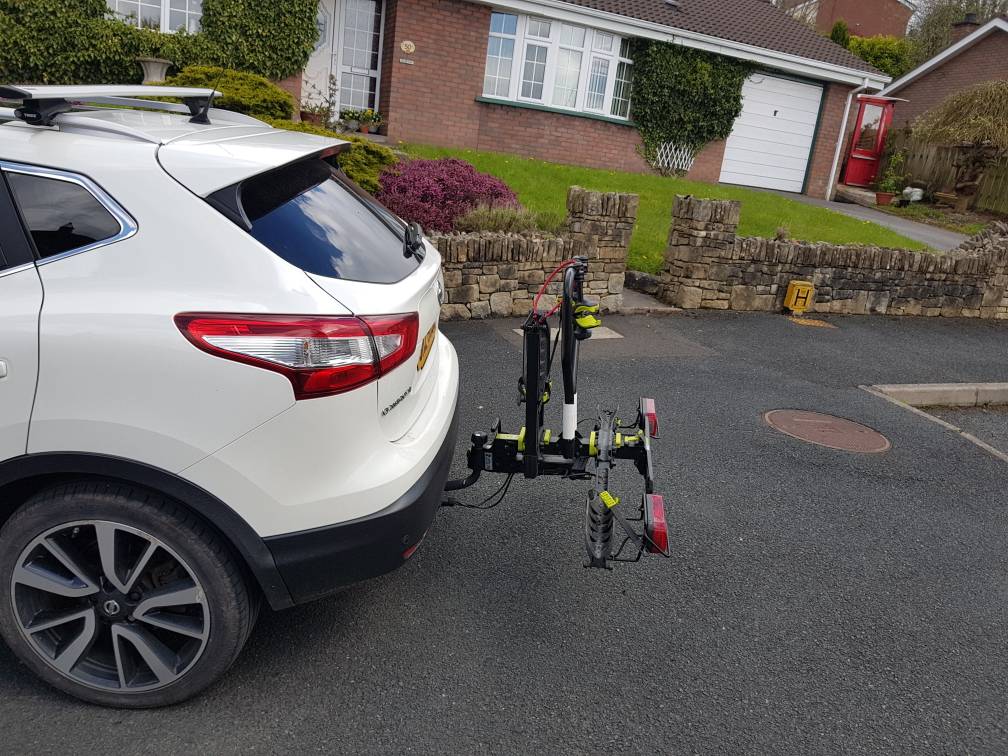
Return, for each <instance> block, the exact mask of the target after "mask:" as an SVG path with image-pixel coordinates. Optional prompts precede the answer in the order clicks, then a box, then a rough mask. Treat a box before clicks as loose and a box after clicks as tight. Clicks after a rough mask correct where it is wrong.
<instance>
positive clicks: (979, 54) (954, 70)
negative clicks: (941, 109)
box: [893, 32, 1008, 126]
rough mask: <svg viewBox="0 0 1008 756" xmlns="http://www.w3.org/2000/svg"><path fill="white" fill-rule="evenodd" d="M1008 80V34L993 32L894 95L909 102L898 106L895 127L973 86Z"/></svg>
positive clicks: (900, 103)
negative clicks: (985, 82)
mask: <svg viewBox="0 0 1008 756" xmlns="http://www.w3.org/2000/svg"><path fill="white" fill-rule="evenodd" d="M991 79H1008V34H1005V33H1004V32H993V33H992V34H990V35H988V36H987V37H985V38H984V39H982V40H980V41H979V42H977V43H975V44H974V45H973V46H972V47H970V48H969V49H968V50H966V51H964V52H962V53H960V54H959V55H957V56H955V57H954V58H952V59H950V60H948V61H946V62H945V63H943V64H942V65H940V66H938V67H937V68H934V69H932V70H931V71H928V72H927V73H925V74H924V75H923V76H921V77H920V78H918V79H915V80H914V81H912V82H910V83H909V84H907V85H906V86H905V87H902V88H901V89H899V90H897V91H895V92H893V96H894V97H902V98H903V99H905V100H907V102H898V103H896V115H895V117H894V118H893V125H894V126H905V125H906V124H907V123H912V122H913V121H914V120H915V119H916V118H917V117H918V116H919V115H921V114H922V113H925V112H926V111H928V110H930V109H931V108H933V107H935V106H936V105H940V104H941V102H942V101H943V100H945V99H946V98H947V97H949V96H950V95H952V94H954V93H955V92H958V91H960V90H961V89H964V88H965V87H968V86H970V85H972V84H978V83H980V82H981V81H989V80H991Z"/></svg>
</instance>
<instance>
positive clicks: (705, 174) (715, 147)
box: [686, 140, 725, 184]
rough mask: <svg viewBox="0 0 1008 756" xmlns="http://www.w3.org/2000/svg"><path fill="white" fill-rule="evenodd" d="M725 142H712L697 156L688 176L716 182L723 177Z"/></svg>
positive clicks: (693, 178) (696, 179) (697, 179)
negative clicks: (722, 166)
mask: <svg viewBox="0 0 1008 756" xmlns="http://www.w3.org/2000/svg"><path fill="white" fill-rule="evenodd" d="M724 151H725V142H724V140H720V141H717V142H711V143H710V144H708V145H707V146H706V147H704V148H703V149H702V150H700V153H699V154H698V155H697V156H696V159H695V160H694V161H693V167H692V168H690V172H689V174H687V176H686V177H687V178H689V179H692V180H693V181H706V182H707V183H708V184H716V183H717V182H718V181H719V180H720V179H721V163H723V162H724Z"/></svg>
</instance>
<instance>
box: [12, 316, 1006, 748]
mask: <svg viewBox="0 0 1008 756" xmlns="http://www.w3.org/2000/svg"><path fill="white" fill-rule="evenodd" d="M830 322H831V323H833V324H835V325H837V326H838V327H837V328H835V329H825V328H810V327H802V326H798V325H795V324H793V323H791V322H789V321H788V320H787V319H785V318H784V317H782V316H774V315H746V314H735V313H724V314H701V315H697V316H686V315H677V316H671V317H653V318H648V317H623V318H619V317H612V318H608V319H607V321H606V325H608V326H610V327H612V328H614V329H615V330H616V331H618V332H620V333H622V334H623V335H624V336H625V338H624V339H622V340H612V341H598V342H588V344H587V345H586V348H585V350H584V352H583V353H582V357H583V364H582V386H581V405H582V410H583V411H582V414H583V415H587V414H589V413H590V409H591V408H592V407H593V406H594V405H595V404H596V403H597V402H600V401H603V400H604V399H611V400H615V401H619V402H620V404H621V405H622V406H624V407H627V408H629V407H632V406H633V405H634V404H635V402H636V399H637V397H638V396H640V395H642V394H643V395H651V396H654V397H655V398H656V400H657V402H658V410H659V415H660V417H661V420H662V433H663V439H662V440H661V442H660V444H659V447H658V448H659V454H660V457H659V485H660V488H661V490H662V491H663V493H664V494H665V497H666V501H667V502H668V503H669V508H670V520H671V526H672V538H671V540H672V551H673V558H672V559H671V560H670V561H663V560H660V559H657V558H650V559H648V560H646V561H644V562H642V563H641V564H638V565H620V566H618V567H617V568H616V569H615V570H613V571H611V572H595V571H592V572H589V571H586V570H584V569H583V568H582V567H581V553H582V548H583V547H582V544H581V536H580V530H581V527H582V523H581V516H582V508H583V494H584V490H585V487H584V484H578V483H564V482H560V481H554V480H540V481H537V482H535V483H534V484H533V483H529V482H526V481H524V480H517V479H516V480H515V483H514V485H513V486H512V491H511V495H510V496H509V497H508V499H507V500H506V501H505V502H504V503H503V504H501V505H500V506H499V507H497V508H496V509H493V510H491V511H488V512H475V511H470V510H459V509H445V510H442V511H441V512H440V513H439V515H438V518H437V521H436V524H435V529H434V530H433V531H432V532H431V534H430V535H429V536H428V538H427V540H426V542H425V544H424V546H423V547H422V548H421V550H420V551H419V552H418V554H417V556H416V557H415V558H414V560H413V561H411V562H410V563H409V564H408V565H406V566H405V567H404V568H403V569H401V570H399V571H398V572H397V573H394V574H392V575H389V576H386V577H383V578H380V579H377V580H374V581H371V582H369V583H367V584H364V585H359V586H356V587H353V588H350V589H348V590H346V591H345V592H343V593H342V594H340V595H338V596H336V597H334V598H331V599H328V600H325V601H322V602H319V603H316V604H313V605H309V606H305V607H300V608H296V609H293V610H290V611H288V612H284V613H281V614H275V615H274V614H268V613H267V615H266V616H264V617H263V618H262V619H261V621H260V623H259V626H258V628H257V629H256V631H255V633H254V635H253V637H252V639H251V641H250V644H249V646H248V648H247V650H246V652H245V653H244V655H243V656H242V657H241V658H240V660H239V661H238V663H237V665H236V666H235V668H234V669H233V670H232V672H231V674H230V675H229V676H228V677H227V678H226V679H225V680H224V681H223V682H222V683H221V684H219V685H218V686H216V687H215V688H213V689H212V690H211V691H210V692H209V693H208V694H206V695H204V696H203V697H201V698H199V699H198V700H196V701H193V702H191V703H188V704H185V705H182V706H178V707H175V708H173V709H170V710H165V711H153V712H120V711H110V710H103V709H97V708H93V707H89V706H85V705H81V704H78V703H76V702H74V701H72V700H70V699H68V698H66V697H64V696H61V695H60V694H57V693H55V692H53V691H51V690H49V689H47V688H46V687H44V686H43V685H41V684H40V683H37V682H36V681H35V680H34V678H33V677H31V676H30V675H29V674H28V673H27V672H26V671H24V670H23V669H22V668H21V667H20V666H19V665H18V664H17V663H16V662H15V660H14V659H13V657H12V656H11V654H10V653H9V652H8V651H7V650H6V649H0V721H2V722H3V724H4V730H5V740H6V742H7V743H8V746H7V747H8V748H9V749H11V751H13V752H18V753H70V752H87V751H95V752H119V753H141V752H144V753H157V752H170V753H174V752H182V751H199V752H206V753H215V754H218V753H221V754H223V753H237V752H243V753H244V752H278V751H298V752H309V751H324V752H339V753H421V754H426V753H460V754H473V753H505V754H511V753H527V752H529V751H535V752H539V753H549V754H554V753H612V752H632V753H645V752H646V753H686V752H690V753H725V752H728V753H739V752H747V753H771V752H772V753H801V754H806V753H827V752H828V753H837V752H851V753H879V752H885V753H893V752H902V753H915V754H922V753H943V752H957V753H962V752H971V753H1004V752H1005V751H1006V749H1008V705H1006V701H1008V548H1006V547H1008V517H1006V509H1008V494H1006V483H1008V466H1006V465H1005V464H1004V463H1003V462H1001V461H1000V460H998V459H996V458H994V457H992V456H988V455H987V454H986V453H984V452H983V451H982V450H980V449H978V448H977V447H975V446H973V445H972V444H970V443H969V442H967V441H965V440H963V439H962V438H960V437H959V436H957V435H956V434H953V433H950V432H948V431H946V430H945V429H943V428H942V427H941V426H939V425H938V424H936V423H933V422H929V421H928V420H926V419H923V418H920V417H918V416H916V415H914V414H912V413H909V412H905V411H904V410H902V409H900V408H899V407H897V406H895V405H893V404H891V403H889V402H886V401H884V400H881V399H878V398H876V397H874V396H872V395H869V394H867V393H866V392H863V391H861V390H859V389H858V388H857V386H858V385H859V384H872V383H912V382H954V381H1008V324H999V325H998V324H991V323H985V322H978V321H960V320H944V319H926V320H925V319H909V318H907V319H888V318H832V319H831V320H830ZM516 325H517V323H516V322H515V321H500V322H490V323H474V322H470V323H460V324H446V325H445V328H444V330H445V332H446V333H447V334H448V336H449V337H450V338H452V339H453V341H454V342H455V344H456V346H457V348H458V350H459V354H460V358H461V363H462V367H463V380H464V386H463V391H462V396H461V399H460V409H461V412H462V427H463V428H464V429H467V430H466V432H465V434H464V438H465V437H467V436H468V431H469V430H475V429H485V428H486V427H487V426H488V425H489V424H490V423H491V422H492V420H493V418H494V417H495V416H496V415H498V414H500V415H502V416H503V417H504V419H505V423H506V424H508V425H513V424H515V423H516V422H517V421H518V410H517V408H516V406H515V404H514V396H515V379H516V377H517V372H518V370H519V364H518V362H517V358H518V355H519V352H518V337H517V336H515V335H514V334H513V333H512V332H511V330H510V329H511V328H514V327H515V326H516ZM785 407H786V408H798V409H809V410H817V411H820V412H828V413H834V414H838V415H841V416H844V417H848V418H851V419H854V420H857V421H859V422H862V423H865V424H868V425H870V426H872V427H874V428H876V429H878V430H880V431H881V432H883V433H884V434H885V435H886V436H887V437H888V438H889V439H890V440H891V441H892V449H891V451H889V452H887V453H885V454H881V455H871V456H859V455H852V454H847V453H843V452H838V451H832V450H829V449H826V448H822V447H816V446H811V445H807V444H804V443H802V442H799V441H797V440H795V439H792V438H790V437H787V436H784V435H781V434H779V433H777V432H775V431H773V430H771V429H770V428H768V427H767V426H766V425H765V424H764V422H763V420H762V415H763V413H764V412H766V411H768V410H771V409H776V408H785ZM553 409H554V410H556V411H557V412H558V410H557V408H556V407H554V408H553ZM557 420H558V418H555V419H554V421H553V422H554V424H556V422H557ZM464 438H463V441H464ZM463 446H464V443H463V444H461V445H460V447H459V450H458V463H459V464H458V466H457V470H458V472H461V471H462V465H461V462H462V455H463V451H464V449H463ZM618 480H619V481H620V482H622V483H623V487H622V488H620V487H619V486H618V485H617V487H616V488H617V492H618V493H621V494H624V495H628V496H633V495H635V493H636V490H637V489H636V488H635V487H634V486H635V485H636V481H635V479H634V477H633V476H631V475H629V474H627V475H624V476H622V477H621V478H619V479H618ZM493 487H495V486H494V482H493V481H487V482H485V483H481V484H480V486H479V487H478V490H476V491H475V492H472V493H471V494H468V495H467V496H468V499H469V500H474V499H476V498H481V497H482V496H484V495H486V494H488V493H489V492H490V490H492V488H493Z"/></svg>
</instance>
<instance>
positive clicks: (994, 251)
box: [658, 196, 1008, 319]
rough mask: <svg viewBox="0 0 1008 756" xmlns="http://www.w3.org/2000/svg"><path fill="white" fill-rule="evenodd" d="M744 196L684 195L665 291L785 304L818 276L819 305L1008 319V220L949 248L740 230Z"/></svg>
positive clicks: (707, 300) (712, 302)
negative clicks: (792, 291) (796, 238)
mask: <svg viewBox="0 0 1008 756" xmlns="http://www.w3.org/2000/svg"><path fill="white" fill-rule="evenodd" d="M739 215H740V205H739V203H738V202H734V201H715V200H704V199H696V198H694V197H682V196H680V197H677V198H676V201H675V205H674V207H673V210H672V229H671V231H670V233H669V245H668V248H667V250H666V253H665V265H664V268H663V270H662V274H661V281H660V284H659V292H658V293H659V297H660V298H661V299H664V300H665V301H667V302H669V303H670V304H673V305H675V306H677V307H682V308H684V309H700V308H710V309H719V310H765V311H779V310H782V309H783V307H784V295H785V293H786V291H787V285H788V282H790V281H792V280H796V279H797V280H806V281H811V282H812V283H813V284H814V285H815V288H816V295H815V304H814V305H813V306H812V308H811V310H812V311H813V312H830V313H842V314H871V313H878V314H887V315H930V316H937V315H941V316H946V317H971V318H989V319H1008V296H1006V292H1008V224H1003V223H1000V224H994V225H993V226H991V227H990V228H988V229H987V230H985V231H984V232H982V233H980V234H978V235H976V236H975V237H973V238H972V239H970V240H969V241H967V242H966V243H965V244H963V245H962V246H961V247H960V248H958V249H956V250H953V251H951V252H948V253H946V254H932V253H927V252H912V251H909V250H902V249H882V248H878V247H865V246H835V245H830V244H809V243H804V242H792V241H777V240H773V239H760V238H739V237H737V236H736V234H735V232H736V229H737V228H738V223H739Z"/></svg>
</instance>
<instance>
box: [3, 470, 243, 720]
mask: <svg viewBox="0 0 1008 756" xmlns="http://www.w3.org/2000/svg"><path fill="white" fill-rule="evenodd" d="M259 601H260V599H259V595H258V592H257V591H256V590H251V589H250V587H249V584H248V581H247V580H246V577H245V574H244V570H243V566H242V565H241V563H240V562H239V560H238V559H236V557H235V556H234V554H233V553H232V551H231V549H230V548H229V546H228V545H227V544H226V543H225V542H224V541H223V540H222V539H221V537H220V536H219V535H218V534H217V533H216V532H215V531H214V530H213V529H212V528H211V527H210V526H209V525H207V524H206V523H205V522H204V521H203V520H202V519H200V518H199V517H197V516H196V515H195V514H193V513H192V512H190V511H189V510H188V509H186V508H185V507H183V506H181V505H179V504H177V503H175V502H173V501H171V500H169V499H167V498H165V497H162V496H160V495H158V494H156V493H153V492H151V491H148V490H146V489H142V488H138V487H134V486H130V485H126V484H120V483H116V482H111V481H82V482H77V483H67V484H61V485H58V486H55V487H52V488H49V489H46V490H44V491H41V492H39V493H37V494H36V495H34V496H33V497H32V498H31V499H29V500H28V501H27V502H25V504H24V505H23V506H22V507H21V508H20V509H19V510H18V511H17V512H15V513H14V514H13V515H12V516H11V518H10V519H9V520H8V521H7V522H6V524H5V525H4V526H3V528H2V529H0V635H2V636H3V638H4V640H5V641H6V642H7V644H8V645H9V646H10V647H11V649H12V650H13V651H14V653H15V654H17V656H18V658H19V659H20V660H21V661H22V662H24V663H25V664H26V665H27V666H28V667H30V668H31V669H32V670H33V671H34V672H35V673H36V674H37V675H38V676H39V677H40V678H42V679H43V680H45V681H46V682H48V683H49V684H50V685H52V686H54V687H56V688H58V689H60V690H62V691H65V692H66V693H69V694H70V695H72V696H75V697H77V698H79V699H82V700H84V701H88V702H90V703H94V704H99V705H102V706H111V707H117V708H136V709H140V708H153V707H158V706H167V705H170V704H174V703H178V702H181V701H184V700H186V699H188V698H191V697H193V696H195V695H196V694H198V693H200V692H201V691H203V690H204V689H205V688H207V687H208V686H209V685H211V684H212V683H214V682H215V681H216V680H217V679H218V678H220V677H221V675H223V674H224V672H226V671H227V669H228V668H229V667H230V666H231V665H232V663H233V662H234V661H235V659H236V658H237V657H238V655H239V653H240V652H241V650H242V647H243V646H244V645H245V642H246V641H247V640H248V637H249V635H250V634H251V632H252V628H253V626H254V624H255V621H256V617H257V616H258V611H259Z"/></svg>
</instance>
